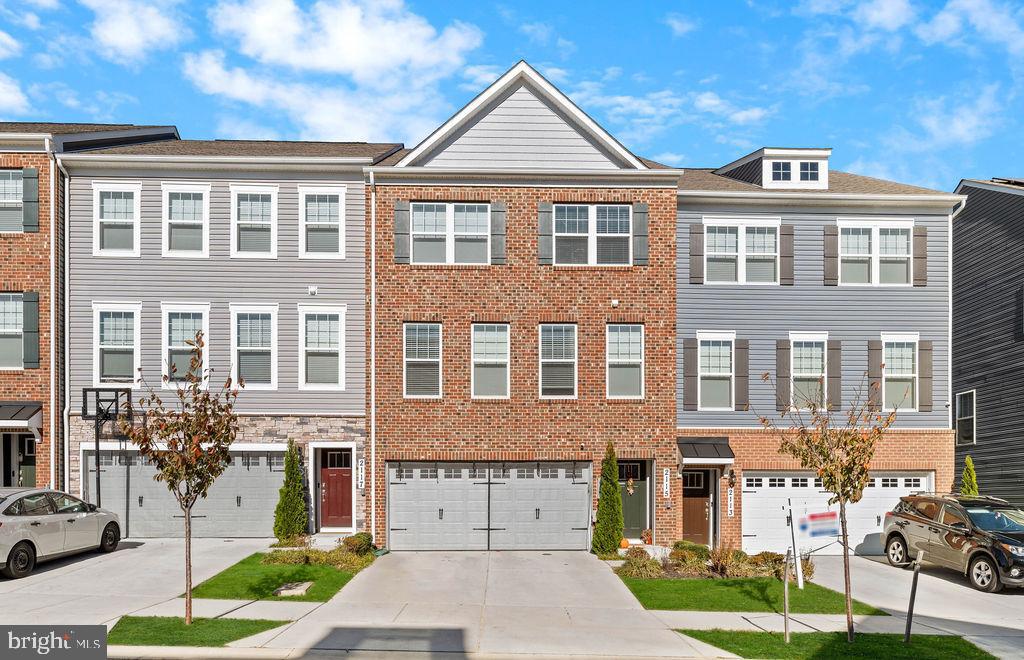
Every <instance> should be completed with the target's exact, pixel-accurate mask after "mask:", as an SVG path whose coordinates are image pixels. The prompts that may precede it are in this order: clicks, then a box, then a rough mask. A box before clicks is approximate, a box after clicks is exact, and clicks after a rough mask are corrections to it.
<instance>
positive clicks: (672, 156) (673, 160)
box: [651, 151, 686, 165]
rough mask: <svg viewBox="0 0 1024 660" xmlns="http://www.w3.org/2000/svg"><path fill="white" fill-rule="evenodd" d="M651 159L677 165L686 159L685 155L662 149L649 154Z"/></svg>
mask: <svg viewBox="0 0 1024 660" xmlns="http://www.w3.org/2000/svg"><path fill="white" fill-rule="evenodd" d="M651 160H654V161H657V162H659V163H664V164H665V165H679V164H680V163H682V162H683V161H684V160H686V156H685V155H684V154H677V153H675V152H674V151H664V152H662V153H660V154H655V155H654V156H651Z"/></svg>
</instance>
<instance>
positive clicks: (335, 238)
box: [306, 226, 341, 254]
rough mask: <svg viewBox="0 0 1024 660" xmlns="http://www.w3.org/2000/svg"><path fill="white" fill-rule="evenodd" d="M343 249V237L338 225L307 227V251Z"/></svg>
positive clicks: (338, 250)
mask: <svg viewBox="0 0 1024 660" xmlns="http://www.w3.org/2000/svg"><path fill="white" fill-rule="evenodd" d="M340 251H341V237H340V232H339V230H338V228H337V227H328V226H318V227H306V252H326V253H331V254H333V253H336V252H340Z"/></svg>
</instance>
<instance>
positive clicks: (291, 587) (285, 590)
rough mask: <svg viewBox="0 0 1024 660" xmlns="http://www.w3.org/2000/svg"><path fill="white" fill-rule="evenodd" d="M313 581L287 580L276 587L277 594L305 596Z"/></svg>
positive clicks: (275, 593) (275, 592)
mask: <svg viewBox="0 0 1024 660" xmlns="http://www.w3.org/2000/svg"><path fill="white" fill-rule="evenodd" d="M312 586H313V583H312V582H287V583H285V584H282V585H281V586H280V587H278V588H277V589H274V595H275V596H305V595H306V592H307V591H309V588H310V587H312Z"/></svg>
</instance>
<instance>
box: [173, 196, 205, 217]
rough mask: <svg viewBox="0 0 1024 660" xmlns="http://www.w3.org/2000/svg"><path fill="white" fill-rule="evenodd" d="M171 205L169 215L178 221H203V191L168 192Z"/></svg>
mask: <svg viewBox="0 0 1024 660" xmlns="http://www.w3.org/2000/svg"><path fill="white" fill-rule="evenodd" d="M167 202H168V205H169V207H170V208H169V209H168V213H167V217H168V219H169V220H172V221H178V222H202V221H203V193H198V192H171V193H167Z"/></svg>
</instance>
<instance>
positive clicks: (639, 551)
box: [626, 545, 651, 559]
mask: <svg viewBox="0 0 1024 660" xmlns="http://www.w3.org/2000/svg"><path fill="white" fill-rule="evenodd" d="M650 558H651V556H650V555H649V554H647V551H646V550H644V549H643V548H642V547H640V546H638V545H631V546H629V549H628V550H626V559H650Z"/></svg>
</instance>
